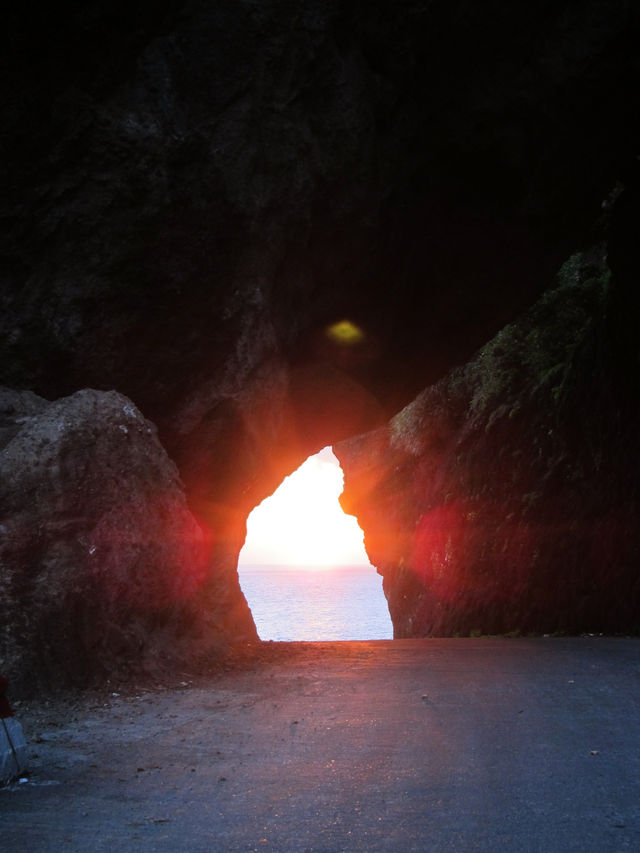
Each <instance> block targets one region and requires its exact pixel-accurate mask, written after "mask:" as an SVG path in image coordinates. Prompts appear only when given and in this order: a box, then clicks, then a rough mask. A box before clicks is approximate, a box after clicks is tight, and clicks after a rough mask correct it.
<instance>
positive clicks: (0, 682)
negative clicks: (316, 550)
mask: <svg viewBox="0 0 640 853" xmlns="http://www.w3.org/2000/svg"><path fill="white" fill-rule="evenodd" d="M8 686H9V682H8V681H7V679H6V678H5V677H4V675H3V674H2V673H1V672H0V719H2V718H4V717H13V711H12V710H11V705H10V704H9V700H8V699H7V697H6V696H5V695H4V694H5V691H6V689H7V687H8Z"/></svg>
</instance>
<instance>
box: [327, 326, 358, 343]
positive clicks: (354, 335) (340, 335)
mask: <svg viewBox="0 0 640 853" xmlns="http://www.w3.org/2000/svg"><path fill="white" fill-rule="evenodd" d="M326 335H327V337H328V338H329V340H330V341H333V343H335V344H338V345H340V346H344V347H352V346H355V345H356V344H360V343H362V342H363V341H364V338H365V334H364V332H363V331H362V329H361V328H360V327H359V326H356V324H355V323H352V322H351V320H340V321H339V322H337V323H333V324H332V325H331V326H328V327H327V329H326Z"/></svg>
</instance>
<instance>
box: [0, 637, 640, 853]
mask: <svg viewBox="0 0 640 853" xmlns="http://www.w3.org/2000/svg"><path fill="white" fill-rule="evenodd" d="M284 646H285V644H277V647H275V646H274V647H273V649H274V654H273V655H272V659H271V660H270V661H268V662H267V663H266V664H265V665H264V666H263V667H262V668H261V669H260V670H258V671H242V672H233V673H228V674H227V675H225V676H223V677H221V678H218V679H216V680H212V681H210V682H198V683H191V684H187V685H186V686H185V685H182V686H180V685H170V686H167V687H166V688H165V689H160V690H156V691H147V692H142V693H134V694H131V695H126V696H125V695H120V696H118V697H110V696H109V697H102V698H101V700H100V702H97V701H96V699H95V697H93V698H89V699H86V700H84V701H83V702H82V703H80V705H77V704H75V705H74V704H73V703H72V704H71V705H69V707H68V708H67V707H66V706H59V707H57V708H54V709H51V708H50V709H48V710H47V709H44V711H43V709H40V710H39V711H38V710H37V709H35V710H34V708H23V709H21V713H22V715H23V723H24V726H25V729H26V730H27V732H26V733H27V736H28V738H29V739H30V740H31V742H32V747H31V749H32V772H31V774H30V777H29V781H28V782H26V783H23V784H18V785H14V786H13V787H12V788H11V789H5V790H3V791H0V849H1V850H2V851H14V850H15V851H20V852H21V853H49V851H56V853H58V851H78V853H87V851H90V853H102V851H104V852H105V853H106V851H109V853H120V851H135V853H151V851H153V853H156V851H158V852H159V853H161V852H162V851H169V850H171V851H189V853H201V851H202V853H205V851H206V853H212V852H213V851H283V852H284V851H296V853H298V851H314V853H321V851H322V852H323V853H325V852H326V853H335V851H367V853H370V851H398V852H399V853H400V851H402V853H406V851H428V853H445V851H447V853H467V851H478V853H571V851H576V853H608V851H611V853H614V851H616V853H617V852H618V851H627V850H628V851H638V850H640V640H625V639H599V638H594V639H542V638H541V639H532V640H529V639H517V640H510V639H477V640H475V639H460V640H406V641H379V642H371V643H334V644H329V643H318V644H315V643H314V644H301V645H298V644H296V645H295V646H292V645H290V644H286V648H284Z"/></svg>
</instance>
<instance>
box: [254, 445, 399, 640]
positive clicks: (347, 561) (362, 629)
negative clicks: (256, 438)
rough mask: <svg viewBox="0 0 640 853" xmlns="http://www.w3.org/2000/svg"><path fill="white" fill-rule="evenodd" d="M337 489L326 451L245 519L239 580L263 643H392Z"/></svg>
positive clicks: (377, 588) (334, 463)
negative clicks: (372, 641)
mask: <svg viewBox="0 0 640 853" xmlns="http://www.w3.org/2000/svg"><path fill="white" fill-rule="evenodd" d="M342 485H343V473H342V469H341V467H340V463H339V462H338V460H337V459H336V457H335V456H334V454H333V452H332V450H331V448H330V447H325V448H323V450H321V451H320V452H319V453H317V454H314V455H313V456H310V457H309V458H308V459H307V460H306V461H305V462H304V463H303V464H302V465H301V466H300V467H299V468H298V469H297V470H296V471H294V472H293V474H291V475H290V476H289V477H286V478H285V479H284V481H283V482H282V483H281V485H280V486H279V487H278V489H277V490H276V491H275V492H274V493H273V494H272V495H271V496H270V497H268V498H266V499H265V500H264V501H262V503H261V504H259V505H258V506H257V507H256V508H255V509H254V510H253V512H252V513H251V514H250V516H249V518H248V520H247V537H246V540H245V544H244V546H243V548H242V551H241V552H240V556H239V559H238V574H239V578H240V586H241V588H242V591H243V593H244V595H245V598H246V599H247V603H248V605H249V608H250V610H251V613H252V615H253V619H254V622H255V625H256V629H257V631H258V635H259V637H260V639H261V640H278V641H295V640H304V641H329V640H331V641H334V640H376V639H391V638H392V637H393V628H392V624H391V618H390V616H389V609H388V606H387V602H386V599H385V597H384V593H383V590H382V579H381V577H380V576H379V575H378V574H377V572H376V570H375V568H374V567H373V566H372V565H371V564H370V562H369V559H368V557H367V553H366V551H365V548H364V542H363V533H362V530H361V529H360V527H359V526H358V523H357V521H356V519H355V518H354V517H353V516H351V515H347V514H346V513H345V512H344V511H343V510H342V507H341V506H340V503H339V501H338V497H339V495H340V492H341V491H342Z"/></svg>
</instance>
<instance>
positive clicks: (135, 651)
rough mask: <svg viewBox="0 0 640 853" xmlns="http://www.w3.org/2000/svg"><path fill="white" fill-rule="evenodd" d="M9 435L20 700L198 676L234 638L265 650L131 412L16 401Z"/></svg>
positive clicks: (145, 424) (10, 612)
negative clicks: (102, 679) (140, 678)
mask: <svg viewBox="0 0 640 853" xmlns="http://www.w3.org/2000/svg"><path fill="white" fill-rule="evenodd" d="M0 432H1V434H2V450H1V452H0V519H1V520H2V523H1V525H0V534H1V535H0V565H1V566H2V584H0V610H1V611H2V614H3V617H2V623H1V625H0V659H2V661H3V670H4V672H5V674H6V675H7V676H8V677H9V679H10V681H11V682H12V684H13V687H14V689H15V690H17V691H18V692H32V691H33V690H35V689H37V688H39V687H43V686H44V687H45V688H49V689H51V688H54V687H60V686H67V685H69V684H70V683H71V684H72V683H76V684H77V683H86V682H87V681H88V680H90V679H91V678H95V677H96V676H97V675H100V674H102V675H106V674H109V675H111V676H113V675H114V673H123V671H126V669H127V667H128V666H129V665H130V664H132V663H134V662H135V663H136V664H137V666H139V667H146V668H147V669H148V668H154V667H159V666H162V664H163V663H165V664H166V663H167V662H171V661H174V662H175V661H184V659H185V658H186V657H187V656H188V657H189V658H190V660H191V662H192V664H197V663H198V662H202V661H204V660H207V659H209V660H210V659H212V658H215V657H216V656H220V655H221V653H223V652H224V641H225V633H226V641H227V644H228V643H230V642H231V640H232V639H233V640H237V639H238V638H243V639H245V640H247V639H255V638H256V634H255V628H254V626H253V624H252V622H251V620H250V619H248V618H246V617H245V616H244V613H245V611H243V610H240V612H236V613H235V614H234V613H233V607H230V606H229V605H230V604H232V602H233V596H230V595H229V591H228V590H225V588H224V585H220V584H219V583H218V584H213V583H212V581H211V578H210V577H209V571H208V569H209V567H208V565H207V549H206V547H205V542H204V536H203V532H202V530H201V528H200V526H199V525H198V524H197V522H196V521H195V519H194V518H193V516H192V515H191V513H190V512H189V510H188V508H187V504H186V499H185V496H184V492H183V490H182V487H181V483H180V479H179V476H178V472H177V470H176V467H175V465H174V464H173V462H171V460H170V459H169V458H168V457H167V455H166V453H165V451H164V450H163V448H162V446H161V445H160V443H159V441H158V438H157V434H156V429H155V427H154V426H153V425H152V424H151V423H150V422H149V421H147V420H145V419H144V418H143V417H142V415H141V414H140V412H139V411H138V410H137V409H136V407H135V406H134V405H133V404H132V402H131V401H130V400H129V399H128V398H126V397H124V396H122V395H121V394H117V393H116V392H113V391H110V392H99V391H89V390H85V391H78V392H77V393H75V394H73V395H72V396H70V397H64V398H61V399H60V400H57V401H56V402H55V403H47V401H45V400H42V399H40V398H38V397H36V396H35V395H34V394H25V393H22V394H20V393H16V392H12V391H10V390H8V389H2V391H1V393H0ZM218 581H219V579H218ZM236 610H238V608H236ZM212 626H215V630H213V631H212V630H211V627H212Z"/></svg>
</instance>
